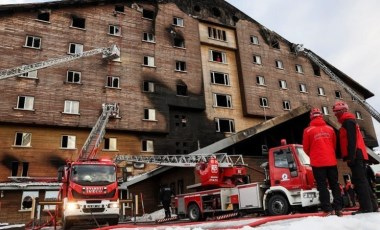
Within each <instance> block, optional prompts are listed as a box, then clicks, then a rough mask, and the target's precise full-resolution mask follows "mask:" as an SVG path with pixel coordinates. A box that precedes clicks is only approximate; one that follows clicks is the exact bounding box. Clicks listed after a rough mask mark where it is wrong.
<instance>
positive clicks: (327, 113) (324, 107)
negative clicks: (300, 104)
mask: <svg viewBox="0 0 380 230" xmlns="http://www.w3.org/2000/svg"><path fill="white" fill-rule="evenodd" d="M322 113H323V114H324V115H329V109H328V108H327V106H322Z"/></svg>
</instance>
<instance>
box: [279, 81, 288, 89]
mask: <svg viewBox="0 0 380 230" xmlns="http://www.w3.org/2000/svg"><path fill="white" fill-rule="evenodd" d="M278 83H279V84H280V88H281V89H287V88H288V84H287V83H286V81H285V80H279V81H278Z"/></svg>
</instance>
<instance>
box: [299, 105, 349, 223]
mask: <svg viewBox="0 0 380 230" xmlns="http://www.w3.org/2000/svg"><path fill="white" fill-rule="evenodd" d="M310 120H311V122H310V126H309V127H307V128H306V129H305V130H304V132H303V141H302V144H303V149H304V151H305V152H306V154H307V155H309V156H310V163H311V166H312V169H313V174H314V178H315V180H316V182H317V189H318V191H319V201H320V202H321V208H322V210H323V212H324V213H325V214H326V216H328V215H332V214H334V209H335V214H336V215H337V216H342V215H343V214H342V205H343V199H342V196H341V192H340V188H339V183H338V168H337V160H336V157H335V145H336V136H335V131H334V129H333V128H331V127H330V126H328V125H327V124H326V122H325V121H324V120H323V117H322V112H321V110H319V109H317V108H313V109H312V110H311V111H310ZM326 181H328V183H329V186H330V189H331V191H332V194H333V197H334V207H332V206H331V203H330V192H329V190H328V186H327V183H326Z"/></svg>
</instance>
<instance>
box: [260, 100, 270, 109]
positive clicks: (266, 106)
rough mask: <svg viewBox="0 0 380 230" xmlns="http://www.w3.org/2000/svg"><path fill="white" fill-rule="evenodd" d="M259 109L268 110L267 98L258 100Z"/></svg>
mask: <svg viewBox="0 0 380 230" xmlns="http://www.w3.org/2000/svg"><path fill="white" fill-rule="evenodd" d="M259 103H260V107H262V108H269V100H268V98H267V97H260V98H259Z"/></svg>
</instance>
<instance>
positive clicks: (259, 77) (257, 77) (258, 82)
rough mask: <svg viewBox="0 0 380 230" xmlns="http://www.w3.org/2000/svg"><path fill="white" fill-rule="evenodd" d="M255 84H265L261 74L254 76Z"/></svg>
mask: <svg viewBox="0 0 380 230" xmlns="http://www.w3.org/2000/svg"><path fill="white" fill-rule="evenodd" d="M256 85H259V86H266V84H265V77H264V76H262V75H257V76H256Z"/></svg>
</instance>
